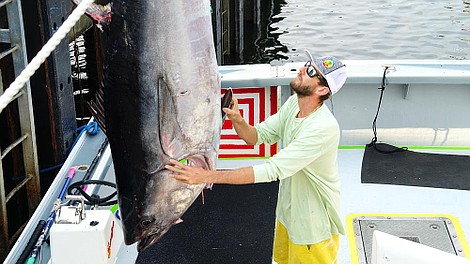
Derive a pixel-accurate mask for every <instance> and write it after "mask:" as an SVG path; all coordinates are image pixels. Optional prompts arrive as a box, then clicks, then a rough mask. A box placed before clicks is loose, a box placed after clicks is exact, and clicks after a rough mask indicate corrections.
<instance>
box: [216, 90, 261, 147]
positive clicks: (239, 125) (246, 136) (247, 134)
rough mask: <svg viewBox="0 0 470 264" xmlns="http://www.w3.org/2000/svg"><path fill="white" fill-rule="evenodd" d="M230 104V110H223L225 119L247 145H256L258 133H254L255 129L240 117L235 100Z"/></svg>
mask: <svg viewBox="0 0 470 264" xmlns="http://www.w3.org/2000/svg"><path fill="white" fill-rule="evenodd" d="M232 103H233V107H232V109H229V108H224V109H223V111H224V112H225V113H226V114H227V117H228V118H229V119H230V121H232V124H233V127H234V128H235V131H236V132H237V135H238V136H239V137H240V138H241V139H243V140H244V141H245V143H246V144H248V145H254V144H256V142H257V141H258V132H257V131H256V128H255V127H254V126H251V125H249V124H248V123H247V122H246V121H245V119H243V117H242V116H241V115H240V110H239V109H238V100H237V98H235V97H234V98H233V99H232Z"/></svg>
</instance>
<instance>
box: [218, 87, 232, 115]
mask: <svg viewBox="0 0 470 264" xmlns="http://www.w3.org/2000/svg"><path fill="white" fill-rule="evenodd" d="M232 97H233V92H232V89H230V88H229V89H227V91H226V92H225V93H224V95H223V96H222V98H221V102H222V103H221V106H222V109H220V110H221V111H222V123H223V122H224V121H225V118H226V117H227V114H226V113H225V112H224V110H223V109H224V108H232V106H233V103H232Z"/></svg>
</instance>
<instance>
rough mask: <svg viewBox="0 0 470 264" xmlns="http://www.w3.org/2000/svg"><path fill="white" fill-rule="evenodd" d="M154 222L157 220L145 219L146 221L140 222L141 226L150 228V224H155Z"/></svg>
mask: <svg viewBox="0 0 470 264" xmlns="http://www.w3.org/2000/svg"><path fill="white" fill-rule="evenodd" d="M153 222H155V219H145V220H142V221H141V222H140V224H141V225H142V226H148V225H150V224H151V223H153Z"/></svg>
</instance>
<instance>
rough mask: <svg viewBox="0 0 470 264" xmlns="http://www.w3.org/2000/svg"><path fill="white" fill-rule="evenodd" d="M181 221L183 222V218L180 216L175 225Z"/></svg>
mask: <svg viewBox="0 0 470 264" xmlns="http://www.w3.org/2000/svg"><path fill="white" fill-rule="evenodd" d="M179 223H183V219H181V218H178V220H176V222H175V225H176V224H179Z"/></svg>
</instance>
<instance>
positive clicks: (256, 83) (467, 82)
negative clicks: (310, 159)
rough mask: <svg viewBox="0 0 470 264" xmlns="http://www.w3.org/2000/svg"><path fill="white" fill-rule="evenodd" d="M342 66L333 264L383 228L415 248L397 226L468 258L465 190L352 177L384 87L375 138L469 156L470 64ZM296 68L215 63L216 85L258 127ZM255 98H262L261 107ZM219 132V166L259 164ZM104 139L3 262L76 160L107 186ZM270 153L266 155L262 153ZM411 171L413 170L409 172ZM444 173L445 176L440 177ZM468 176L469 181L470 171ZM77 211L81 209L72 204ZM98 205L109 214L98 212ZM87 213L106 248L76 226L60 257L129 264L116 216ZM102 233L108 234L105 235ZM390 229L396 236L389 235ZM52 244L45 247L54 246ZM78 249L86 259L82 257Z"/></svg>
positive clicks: (19, 249) (366, 257) (81, 143)
mask: <svg viewBox="0 0 470 264" xmlns="http://www.w3.org/2000/svg"><path fill="white" fill-rule="evenodd" d="M344 62H345V64H346V65H347V69H348V75H349V78H348V80H347V82H346V84H345V86H344V87H343V88H342V89H341V91H339V92H338V93H337V94H336V95H335V96H334V97H333V98H332V100H330V101H328V102H327V105H328V106H329V107H330V109H331V110H332V112H333V113H334V115H335V117H336V118H337V119H338V122H339V124H340V127H341V141H340V150H339V156H338V163H339V175H340V177H341V191H342V194H341V195H342V218H343V221H344V224H345V226H347V230H348V234H347V236H342V237H341V248H340V252H339V256H338V263H372V262H371V256H372V254H371V252H372V234H373V231H374V230H380V231H384V230H383V229H387V230H389V229H388V228H390V232H389V233H392V235H397V236H401V237H406V238H407V239H408V240H413V239H416V237H417V239H418V241H416V242H420V241H421V240H420V235H413V234H410V235H409V236H402V235H400V234H399V231H400V230H404V229H406V227H408V226H405V227H404V226H402V224H403V223H409V224H410V225H413V228H411V229H412V230H417V228H415V226H416V225H418V226H421V225H424V226H425V227H424V231H422V234H424V235H432V233H433V230H441V231H442V230H447V232H445V233H444V236H446V235H448V237H447V238H446V239H447V240H446V241H449V243H450V245H452V249H453V250H454V253H453V254H454V255H458V256H461V257H464V258H467V259H470V248H469V245H468V242H467V240H466V238H465V237H466V236H467V237H468V236H470V211H469V210H466V208H467V206H466V205H467V204H470V191H469V190H465V189H455V188H433V187H422V186H410V185H408V186H407V185H396V184H375V183H363V182H362V180H361V169H362V165H363V157H364V154H365V149H366V148H365V146H366V145H367V144H369V143H370V142H371V138H373V137H374V134H373V130H372V129H371V127H372V122H373V120H374V117H375V116H376V114H377V113H378V112H377V109H378V107H377V105H378V102H379V97H380V93H381V92H382V91H381V89H377V88H384V89H382V90H383V92H384V96H383V101H382V102H381V107H380V115H378V119H377V123H376V124H377V138H378V142H386V143H388V144H391V145H394V146H407V147H408V148H409V149H412V150H413V151H416V152H419V153H424V152H426V153H435V154H453V155H462V156H468V155H469V154H470V103H469V102H470V61H431V60H430V61H426V60H424V61H423V60H351V61H347V60H346V61H344ZM302 65H303V64H302V63H272V64H271V65H269V64H259V65H234V66H220V67H219V72H220V74H221V77H222V87H223V88H229V87H230V88H232V89H233V91H234V96H236V97H238V98H240V99H242V98H248V99H247V100H239V101H240V109H242V111H243V112H244V113H243V114H244V115H245V117H246V118H247V119H248V120H249V122H250V123H251V124H253V123H254V122H255V121H256V122H259V121H262V120H260V119H256V120H255V119H254V118H253V119H252V118H250V117H252V116H253V117H254V116H255V113H256V115H257V117H259V116H260V115H261V113H262V115H263V116H264V117H267V115H269V114H272V113H273V112H275V110H276V109H277V107H278V106H280V105H281V104H282V103H283V102H285V100H286V99H287V98H288V97H289V96H290V94H291V91H290V88H289V86H288V84H289V82H290V81H291V80H292V79H293V78H294V76H295V75H296V74H297V71H298V68H299V67H301V66H302ZM384 77H385V79H384ZM237 89H239V90H238V92H237ZM255 91H258V92H255ZM266 99H268V100H266ZM257 102H264V103H263V107H260V105H261V104H260V103H257ZM267 109H271V110H267ZM267 112H269V114H267ZM223 130H225V131H222V132H223V133H222V140H221V146H231V148H229V147H227V148H226V149H221V152H220V154H221V156H222V155H226V158H221V159H219V161H218V164H217V167H218V169H231V168H236V167H241V166H248V165H253V164H259V163H261V162H263V159H259V158H250V157H253V154H252V153H251V154H250V153H248V154H247V153H245V154H247V155H245V157H246V158H243V159H241V158H239V157H238V158H234V157H235V156H237V155H238V156H243V154H244V153H242V152H240V151H243V150H242V149H243V148H239V149H238V150H237V144H238V143H239V142H238V141H237V140H236V139H234V138H233V137H231V136H228V137H226V138H224V137H223V135H224V133H225V135H230V134H233V131H232V128H231V127H230V126H225V127H224V128H223ZM231 131H232V132H231ZM105 140H106V137H105V136H104V134H102V133H101V132H100V133H98V134H97V135H88V134H86V133H85V134H83V135H82V136H81V137H80V138H79V140H78V141H77V143H76V145H75V147H74V148H73V149H72V152H71V154H70V156H69V157H68V159H67V161H66V162H65V163H64V165H63V167H62V169H61V170H60V172H59V173H58V175H57V177H56V179H55V180H54V182H53V183H52V185H51V186H50V188H49V190H48V191H47V193H46V195H45V196H44V198H43V200H42V201H41V203H40V205H39V207H38V208H37V209H36V211H35V213H34V215H33V216H32V218H31V219H30V221H29V222H28V224H27V226H26V228H25V230H24V231H23V233H22V234H21V236H20V237H19V239H18V241H17V242H16V244H15V245H14V247H13V248H12V250H11V251H10V253H9V255H8V256H7V258H6V260H5V263H16V262H17V260H18V259H19V258H20V256H21V254H22V253H23V252H24V250H25V248H26V247H27V245H28V241H29V240H30V238H31V236H32V235H33V233H34V230H35V228H36V225H37V223H38V222H39V221H40V220H45V219H47V218H48V216H49V214H50V212H51V209H52V208H53V204H54V202H55V200H56V198H57V197H58V195H59V192H60V190H61V187H62V186H63V183H64V179H65V177H66V175H67V173H68V171H69V169H70V168H71V167H76V168H77V169H78V170H77V175H76V176H75V177H74V179H73V181H72V183H73V182H75V181H77V180H78V179H80V177H78V176H80V174H82V175H84V174H85V173H86V171H87V170H88V169H89V168H90V167H89V166H88V165H87V166H85V165H84V164H91V163H92V162H93V160H94V156H95V155H93V153H95V154H96V153H101V154H100V156H99V159H96V160H95V164H96V166H94V167H93V173H91V175H90V176H91V178H90V179H92V180H106V181H111V182H112V181H113V180H114V170H113V165H112V159H111V153H110V149H109V147H108V146H105V147H104V148H103V142H104V141H105ZM240 144H241V143H240ZM100 149H101V150H100ZM275 151H276V150H275V149H274V150H272V152H269V155H272V154H274V153H275ZM257 153H258V154H259V153H260V152H257ZM269 155H266V156H269ZM258 156H259V155H258ZM413 169H415V168H410V170H413ZM397 176H398V175H397ZM445 176H451V175H443V177H445ZM468 176H469V177H470V174H469V175H468ZM86 192H87V193H88V194H93V193H100V194H102V195H103V192H104V193H105V194H107V193H108V192H109V191H108V190H105V188H99V187H96V186H95V187H90V188H88V189H87V190H86ZM69 198H71V197H69ZM72 198H73V199H79V198H76V197H75V198H74V197H72ZM79 200H80V199H79ZM76 208H80V203H78V204H77V206H76ZM83 208H84V210H85V213H86V214H85V218H84V219H82V220H83V221H87V220H86V219H87V218H86V217H95V216H94V215H93V214H94V213H90V212H91V211H90V208H88V207H87V206H83ZM98 209H99V210H104V211H106V212H111V211H110V208H109V207H107V206H103V207H99V208H98ZM87 215H88V216H87ZM96 217H102V218H100V219H106V220H107V221H108V222H106V223H107V224H106V225H105V226H104V227H103V229H102V230H94V231H93V232H95V233H100V234H103V236H102V237H101V239H102V240H103V241H105V242H109V244H105V245H108V247H104V249H106V250H105V251H103V250H102V249H101V248H98V247H96V246H95V247H94V246H93V243H88V242H87V241H89V242H92V241H91V240H89V239H88V240H87V239H85V240H74V239H73V238H74V237H78V236H79V233H80V232H81V231H77V230H75V232H70V233H69V235H68V236H65V238H67V241H66V242H67V246H68V247H69V250H70V252H68V251H67V248H66V247H62V248H61V250H60V255H61V256H62V257H63V256H70V254H71V252H72V253H75V254H79V255H80V257H81V258H80V259H79V261H81V263H92V262H91V261H97V258H96V256H98V255H99V256H101V257H102V258H103V261H104V262H103V261H100V262H99V263H133V262H135V260H136V258H137V249H136V246H135V245H131V246H125V245H124V243H123V242H122V237H121V238H120V236H118V235H111V234H113V232H114V234H116V232H122V230H120V229H119V227H120V226H119V219H118V218H117V217H116V215H115V214H113V213H107V214H106V213H104V216H96ZM113 223H114V224H113ZM60 225H63V224H61V223H56V224H54V225H53V226H52V228H51V234H52V235H53V234H54V233H55V234H61V232H69V231H67V230H65V228H63V227H62V228H61V227H60ZM65 225H73V224H70V223H69V224H65ZM441 225H442V228H441ZM111 227H112V230H113V231H112V232H110V231H109V230H111ZM394 227H400V230H396V229H393V228H394ZM54 228H55V230H54ZM57 228H61V229H60V230H59V229H57ZM393 230H395V231H396V234H393V232H394V231H393ZM240 232H243V230H240ZM384 232H385V231H384ZM62 234H63V233H62ZM97 237H98V236H97ZM53 239H54V237H51V242H52V241H53ZM62 239H64V236H62ZM97 239H98V238H97ZM113 239H114V240H113ZM421 242H422V241H421ZM112 243H115V244H114V245H113V244H112ZM51 245H54V242H52V243H51ZM78 252H79V253H78ZM87 252H88V253H90V254H89V255H87V254H88V253H87ZM56 253H57V252H54V249H51V247H50V246H49V244H46V243H45V244H43V246H42V250H41V259H40V262H36V263H55V261H54V259H51V255H53V256H54V255H55V254H56ZM87 256H88V257H89V258H87ZM69 258H70V257H69ZM93 258H94V259H93ZM71 261H72V260H71ZM77 261H78V260H77ZM69 263H70V262H69ZM95 263H97V262H95Z"/></svg>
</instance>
